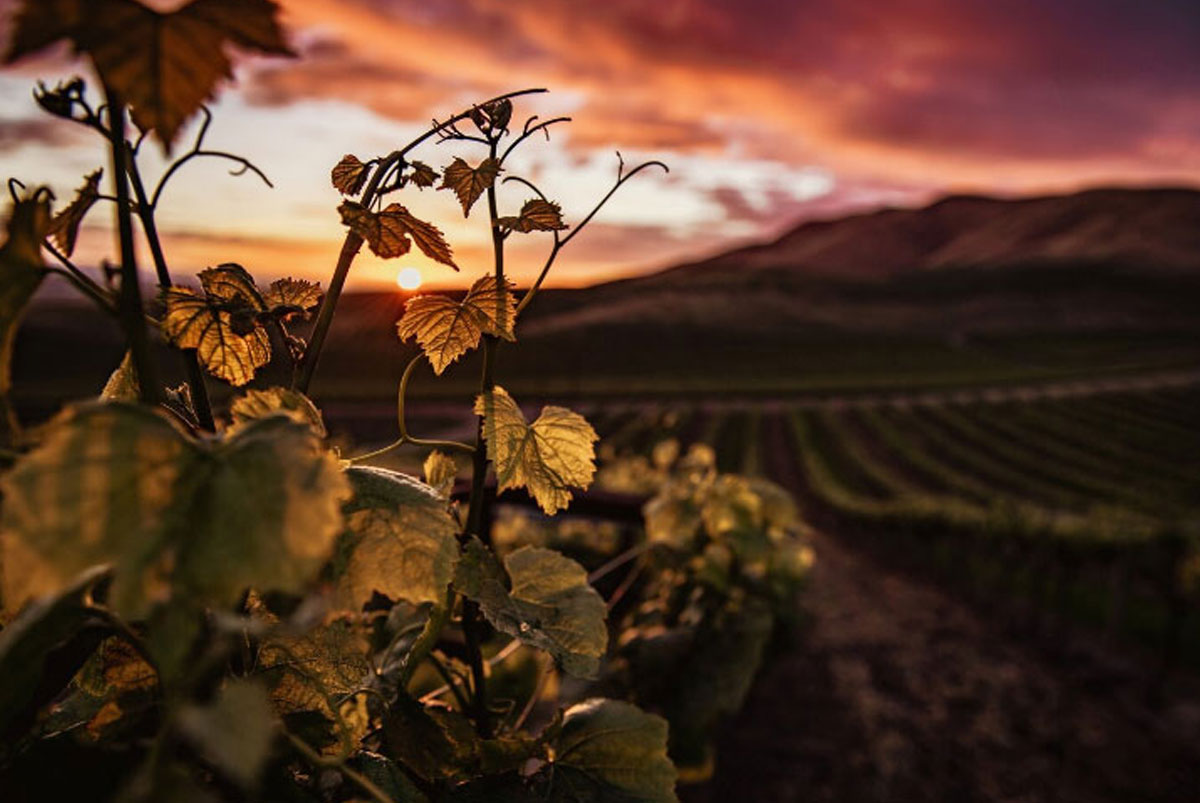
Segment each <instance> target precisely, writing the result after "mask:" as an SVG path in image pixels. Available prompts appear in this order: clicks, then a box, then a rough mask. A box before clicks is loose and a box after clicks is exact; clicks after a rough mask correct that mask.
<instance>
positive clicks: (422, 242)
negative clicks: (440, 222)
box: [379, 204, 458, 270]
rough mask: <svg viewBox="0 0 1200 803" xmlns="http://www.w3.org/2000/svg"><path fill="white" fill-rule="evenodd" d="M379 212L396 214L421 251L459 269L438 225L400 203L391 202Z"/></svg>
mask: <svg viewBox="0 0 1200 803" xmlns="http://www.w3.org/2000/svg"><path fill="white" fill-rule="evenodd" d="M379 214H380V215H394V216H395V217H397V218H398V219H399V220H400V222H401V223H403V224H404V227H405V228H406V229H407V230H408V235H409V236H410V237H412V240H413V242H414V243H416V244H417V248H420V249H421V253H423V254H424V255H425V256H427V257H429V258H430V259H432V260H433V261H434V262H441V263H442V264H443V265H449V266H450V267H452V268H454V269H455V270H458V265H455V264H454V256H453V252H452V251H451V249H450V244H449V243H447V242H446V238H445V237H444V236H442V232H441V230H440V229H439V228H438V227H437V226H435V225H433V224H432V223H426V222H425V221H424V220H421V219H420V218H415V217H413V216H412V214H411V213H410V212H409V211H408V210H407V209H405V208H404V207H403V206H401V205H400V204H390V205H389V206H388V207H387V208H386V209H384V210H383V211H382V212H380V213H379Z"/></svg>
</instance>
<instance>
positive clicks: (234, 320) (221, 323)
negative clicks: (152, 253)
mask: <svg viewBox="0 0 1200 803" xmlns="http://www.w3.org/2000/svg"><path fill="white" fill-rule="evenodd" d="M163 299H164V301H165V302H166V314H165V315H164V316H163V320H162V327H163V333H164V334H165V335H166V336H167V338H168V339H169V340H170V341H171V343H172V344H173V345H175V346H177V347H178V348H183V349H195V350H196V356H197V357H198V358H199V360H200V362H201V364H202V365H203V366H204V367H205V368H206V369H207V370H208V372H209V373H211V374H212V375H213V376H215V377H217V378H219V379H224V380H225V381H226V382H229V383H230V384H231V385H237V386H240V385H244V384H246V383H247V382H249V381H250V380H251V379H253V378H254V374H255V372H256V371H257V370H258V369H259V368H261V367H262V366H264V365H266V364H267V363H268V362H270V361H271V339H270V337H269V336H268V335H267V332H266V330H265V329H263V328H262V327H261V326H258V325H257V324H256V323H254V319H253V317H251V318H250V326H249V331H248V332H246V333H244V334H243V333H240V332H239V329H242V328H244V324H242V323H240V321H241V320H243V319H244V316H245V315H251V316H252V314H253V312H254V309H253V307H250V306H249V305H246V304H244V303H243V304H242V305H241V310H240V312H241V313H242V314H243V318H242V319H239V318H238V317H235V314H236V313H237V312H238V310H237V309H236V307H234V306H233V305H231V304H228V303H224V304H222V303H215V302H214V300H213V299H211V298H209V297H208V296H203V295H200V294H198V293H196V292H195V291H193V290H189V289H187V288H186V287H169V288H167V290H166V291H165V292H164V294H163ZM231 309H233V310H234V311H230V310H231Z"/></svg>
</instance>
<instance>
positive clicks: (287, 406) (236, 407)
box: [229, 387, 328, 438]
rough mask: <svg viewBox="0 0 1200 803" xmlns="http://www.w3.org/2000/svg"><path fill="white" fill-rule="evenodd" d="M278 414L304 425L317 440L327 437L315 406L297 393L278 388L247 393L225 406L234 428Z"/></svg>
mask: <svg viewBox="0 0 1200 803" xmlns="http://www.w3.org/2000/svg"><path fill="white" fill-rule="evenodd" d="M279 414H282V415H286V416H288V417H289V418H291V419H292V420H293V421H299V422H300V423H301V424H307V425H308V427H309V428H310V429H312V431H313V433H314V434H315V435H316V436H317V437H318V438H324V437H325V436H326V435H327V434H328V432H327V431H326V430H325V420H324V419H323V418H322V417H321V411H320V410H319V409H317V405H315V404H313V402H312V399H310V398H308V397H307V396H305V395H304V394H303V393H301V392H300V391H298V390H291V389H290V388H279V387H274V388H265V389H263V390H248V391H246V394H245V395H244V396H239V397H238V398H236V399H234V401H233V404H231V405H230V406H229V415H230V417H231V418H232V419H233V423H234V424H235V425H239V424H246V423H249V422H250V421H254V420H256V419H259V418H266V417H267V416H269V415H279Z"/></svg>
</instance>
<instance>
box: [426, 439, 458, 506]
mask: <svg viewBox="0 0 1200 803" xmlns="http://www.w3.org/2000/svg"><path fill="white" fill-rule="evenodd" d="M423 471H424V474H425V484H426V485H428V486H429V487H430V488H433V489H434V490H435V491H437V492H438V493H439V494H440V495H441V496H443V497H445V498H447V499H449V498H450V492H451V491H452V490H454V481H455V480H456V479H457V478H458V463H455V462H454V458H453V457H451V456H450V455H448V454H443V453H442V452H439V451H436V450H435V451H432V452H430V453H429V457H426V458H425V465H424V467H423Z"/></svg>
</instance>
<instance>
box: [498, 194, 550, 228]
mask: <svg viewBox="0 0 1200 803" xmlns="http://www.w3.org/2000/svg"><path fill="white" fill-rule="evenodd" d="M496 225H498V226H503V227H505V228H507V229H510V230H512V231H519V232H521V233H522V234H528V233H529V232H531V231H562V230H563V229H565V228H567V224H566V223H563V219H562V208H561V207H559V205H558V204H556V203H554V202H553V201H544V200H542V199H541V198H533V199H531V200H529V201H526V202H525V205H524V206H522V207H521V214H520V216H519V217H502V218H500V219H499V220H497V221H496Z"/></svg>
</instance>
